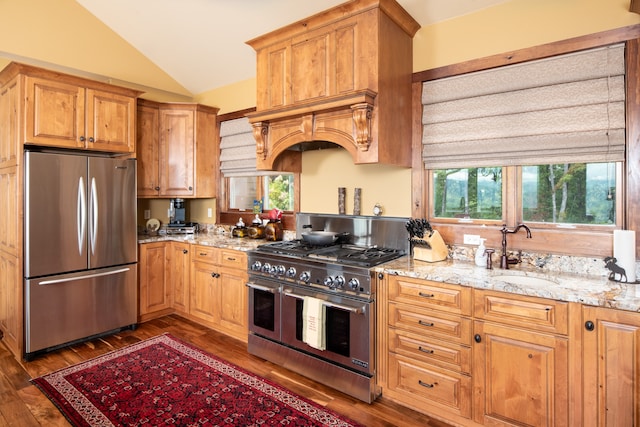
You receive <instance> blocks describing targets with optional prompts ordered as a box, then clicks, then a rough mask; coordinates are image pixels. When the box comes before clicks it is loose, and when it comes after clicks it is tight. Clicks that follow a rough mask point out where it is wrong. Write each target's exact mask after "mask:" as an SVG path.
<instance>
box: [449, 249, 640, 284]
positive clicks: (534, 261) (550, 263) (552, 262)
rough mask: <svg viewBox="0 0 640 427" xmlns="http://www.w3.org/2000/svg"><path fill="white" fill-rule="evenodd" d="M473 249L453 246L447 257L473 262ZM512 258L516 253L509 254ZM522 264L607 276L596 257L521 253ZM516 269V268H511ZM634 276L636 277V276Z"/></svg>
mask: <svg viewBox="0 0 640 427" xmlns="http://www.w3.org/2000/svg"><path fill="white" fill-rule="evenodd" d="M475 253H476V248H475V247H468V246H453V247H451V246H450V247H449V256H450V257H451V258H452V259H454V260H458V261H468V262H474V257H475ZM500 255H501V254H500V251H499V250H498V251H496V252H495V253H494V254H493V268H499V266H500ZM510 255H511V256H512V257H514V256H517V252H511V253H510ZM522 264H523V265H526V266H528V267H531V268H532V269H539V270H541V271H544V272H545V273H569V274H584V275H588V276H602V277H606V276H608V275H609V270H608V269H606V268H605V266H604V260H603V259H602V258H596V257H578V256H570V255H555V254H546V253H533V252H524V251H523V252H522ZM512 268H514V269H517V268H518V267H517V266H514V267H512ZM638 271H640V263H636V272H638ZM636 276H638V275H637V274H636Z"/></svg>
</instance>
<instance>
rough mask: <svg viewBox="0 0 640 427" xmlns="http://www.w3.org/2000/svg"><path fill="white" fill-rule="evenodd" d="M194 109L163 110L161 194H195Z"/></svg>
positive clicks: (161, 112) (161, 121)
mask: <svg viewBox="0 0 640 427" xmlns="http://www.w3.org/2000/svg"><path fill="white" fill-rule="evenodd" d="M193 138H194V111H189V110H163V109H160V195H161V196H165V195H166V196H193V194H194V178H193V176H194V169H193V149H194V143H193V141H194V139H193Z"/></svg>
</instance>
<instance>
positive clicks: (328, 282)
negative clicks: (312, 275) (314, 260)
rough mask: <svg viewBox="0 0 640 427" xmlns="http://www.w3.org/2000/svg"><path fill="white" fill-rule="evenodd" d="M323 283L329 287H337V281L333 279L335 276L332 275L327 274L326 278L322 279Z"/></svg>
mask: <svg viewBox="0 0 640 427" xmlns="http://www.w3.org/2000/svg"><path fill="white" fill-rule="evenodd" d="M322 283H323V284H324V285H325V286H326V287H327V288H329V289H335V288H336V286H335V283H334V281H333V277H331V276H327V277H325V278H324V280H323V281H322Z"/></svg>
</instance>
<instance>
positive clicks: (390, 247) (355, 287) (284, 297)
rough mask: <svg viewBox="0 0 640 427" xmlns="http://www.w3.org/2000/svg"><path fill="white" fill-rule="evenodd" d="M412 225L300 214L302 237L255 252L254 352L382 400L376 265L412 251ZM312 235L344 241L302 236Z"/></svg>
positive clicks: (251, 254) (401, 220) (251, 268)
mask: <svg viewBox="0 0 640 427" xmlns="http://www.w3.org/2000/svg"><path fill="white" fill-rule="evenodd" d="M407 220H408V218H390V217H368V216H345V215H330V214H310V213H300V214H298V215H297V218H296V224H297V230H296V239H295V240H291V241H281V242H274V243H269V244H265V245H261V246H259V247H258V248H257V249H256V250H254V251H250V252H249V283H248V284H247V286H248V287H249V344H248V349H249V353H251V354H254V355H256V356H259V357H262V358H264V359H266V360H269V361H272V362H274V363H277V364H279V365H281V366H284V367H286V368H288V369H291V370H293V371H296V372H298V373H300V374H302V375H305V376H307V377H309V378H312V379H314V380H316V381H318V382H320V383H323V384H326V385H328V386H331V387H333V388H336V389H338V390H341V391H343V392H344V393H346V394H349V395H351V396H354V397H356V398H358V399H361V400H364V401H366V402H369V403H370V402H372V401H373V400H375V398H376V397H377V396H378V395H379V391H378V390H377V387H376V385H375V373H376V363H375V344H376V343H375V313H376V306H375V301H376V285H375V284H376V281H375V280H374V278H373V271H372V269H371V267H373V266H375V265H379V264H381V263H384V262H387V261H390V260H392V259H395V258H398V257H400V256H402V255H405V254H407V253H408V251H409V242H408V239H407V233H406V230H405V224H406V222H407ZM308 230H314V231H320V230H323V231H329V232H334V233H337V240H336V241H335V242H333V243H331V244H328V245H313V244H309V243H308V242H306V241H304V240H303V239H302V237H303V233H304V232H306V231H308ZM314 307H316V308H317V307H320V310H321V312H319V314H318V315H319V316H320V317H319V319H322V320H321V321H320V322H318V323H319V326H318V325H317V324H316V322H315V321H313V322H311V320H313V319H315V318H314V317H313V316H312V317H309V312H310V310H313V308H314ZM320 313H321V314H320ZM310 319H311V320H310ZM309 328H311V329H309ZM310 330H311V332H309V331H310ZM309 335H312V336H313V337H314V338H316V340H310V339H309Z"/></svg>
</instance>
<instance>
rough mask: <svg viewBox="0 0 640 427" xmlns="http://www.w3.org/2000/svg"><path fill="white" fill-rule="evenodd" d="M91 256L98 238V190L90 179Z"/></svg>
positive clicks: (94, 181) (94, 179) (93, 178)
mask: <svg viewBox="0 0 640 427" xmlns="http://www.w3.org/2000/svg"><path fill="white" fill-rule="evenodd" d="M89 202H90V203H91V255H95V253H96V240H97V238H98V236H97V234H98V189H97V187H96V178H95V177H92V178H91V196H90V198H89Z"/></svg>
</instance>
